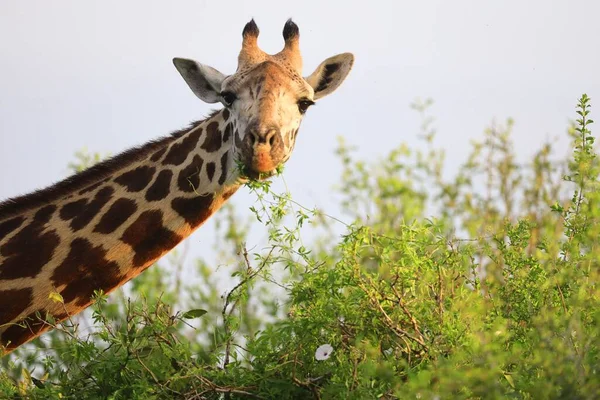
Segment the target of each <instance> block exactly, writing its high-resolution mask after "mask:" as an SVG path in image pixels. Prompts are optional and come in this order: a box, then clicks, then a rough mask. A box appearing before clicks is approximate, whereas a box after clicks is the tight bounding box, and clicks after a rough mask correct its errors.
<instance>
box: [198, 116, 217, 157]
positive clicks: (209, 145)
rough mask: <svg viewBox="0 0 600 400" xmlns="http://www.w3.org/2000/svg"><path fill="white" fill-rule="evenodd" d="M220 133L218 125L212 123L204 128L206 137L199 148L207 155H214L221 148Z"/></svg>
mask: <svg viewBox="0 0 600 400" xmlns="http://www.w3.org/2000/svg"><path fill="white" fill-rule="evenodd" d="M221 145H222V141H221V132H220V131H219V123H218V122H217V121H213V122H211V123H210V124H208V126H207V127H206V137H205V138H204V143H202V146H200V148H201V149H203V150H205V151H206V152H208V153H214V152H215V151H217V150H219V149H220V148H221Z"/></svg>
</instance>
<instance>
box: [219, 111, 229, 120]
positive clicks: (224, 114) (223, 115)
mask: <svg viewBox="0 0 600 400" xmlns="http://www.w3.org/2000/svg"><path fill="white" fill-rule="evenodd" d="M221 117H223V121H225V122H227V120H228V119H229V110H228V109H226V108H224V109H223V113H221Z"/></svg>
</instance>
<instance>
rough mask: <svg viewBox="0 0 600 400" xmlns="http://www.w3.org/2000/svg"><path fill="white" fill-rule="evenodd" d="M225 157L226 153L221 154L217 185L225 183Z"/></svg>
mask: <svg viewBox="0 0 600 400" xmlns="http://www.w3.org/2000/svg"><path fill="white" fill-rule="evenodd" d="M227 156H228V153H227V152H225V153H223V155H222V156H221V176H220V177H219V185H222V184H223V183H225V179H226V178H227Z"/></svg>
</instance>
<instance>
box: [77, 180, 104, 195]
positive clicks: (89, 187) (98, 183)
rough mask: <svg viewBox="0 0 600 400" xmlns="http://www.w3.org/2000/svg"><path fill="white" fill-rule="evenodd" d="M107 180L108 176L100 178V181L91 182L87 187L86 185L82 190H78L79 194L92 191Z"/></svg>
mask: <svg viewBox="0 0 600 400" xmlns="http://www.w3.org/2000/svg"><path fill="white" fill-rule="evenodd" d="M109 180H110V178H106V179H102V180H101V181H99V182H96V183H93V184H91V185H90V186H88V187H86V188H83V189H82V190H80V191H79V194H80V195H82V194H86V193H88V192H92V191H94V190H95V189H97V188H98V187H100V185H102V184H103V183H106V182H108V181H109Z"/></svg>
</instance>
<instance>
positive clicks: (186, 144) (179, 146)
mask: <svg viewBox="0 0 600 400" xmlns="http://www.w3.org/2000/svg"><path fill="white" fill-rule="evenodd" d="M201 134H202V128H198V129H196V130H195V131H192V132H190V133H188V134H187V136H185V137H184V138H183V139H182V140H181V141H180V142H176V143H173V144H172V145H171V148H170V149H169V152H168V153H167V155H166V156H165V159H164V160H163V161H162V163H163V165H181V164H183V163H184V162H185V160H186V159H187V156H188V154H190V152H191V151H192V150H194V149H195V148H196V145H197V144H198V140H199V139H200V135H201Z"/></svg>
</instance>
